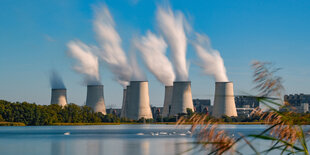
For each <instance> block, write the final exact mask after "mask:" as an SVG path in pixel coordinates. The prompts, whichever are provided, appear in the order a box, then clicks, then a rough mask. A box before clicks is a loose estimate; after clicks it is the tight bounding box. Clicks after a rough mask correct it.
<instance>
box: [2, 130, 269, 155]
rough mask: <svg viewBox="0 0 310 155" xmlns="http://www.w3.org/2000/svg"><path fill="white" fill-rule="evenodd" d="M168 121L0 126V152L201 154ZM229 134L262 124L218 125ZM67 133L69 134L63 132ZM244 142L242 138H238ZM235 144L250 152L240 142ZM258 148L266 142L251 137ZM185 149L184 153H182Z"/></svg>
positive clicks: (31, 154) (30, 154)
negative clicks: (166, 123) (163, 122)
mask: <svg viewBox="0 0 310 155" xmlns="http://www.w3.org/2000/svg"><path fill="white" fill-rule="evenodd" d="M188 128H189V126H183V128H178V129H176V128H175V126H171V125H116V126H113V125H112V126H48V127H0V155H2V154H5V155H15V154H23V155H41V154H44V155H67V154H75V155H80V154H83V155H84V154H89V155H102V154H107V155H110V154H112V155H127V154H128V155H149V154H150V155H153V154H154V155H155V154H162V155H166V154H167V155H174V154H180V153H183V154H185V155H186V154H204V153H203V152H199V153H198V152H197V151H190V152H185V151H186V150H188V149H190V148H192V147H193V145H192V144H190V142H192V141H193V140H194V138H193V137H191V136H190V135H189V134H187V129H188ZM221 128H223V129H225V130H226V131H227V132H229V133H230V134H234V135H238V133H242V134H243V135H246V134H249V133H258V132H260V131H263V130H264V129H265V128H266V126H253V125H252V126H240V125H239V126H231V125H230V126H221ZM65 133H70V134H67V135H66V134H65ZM242 143H244V142H242ZM242 143H241V144H239V145H238V146H236V147H235V149H237V150H238V151H240V152H243V153H246V154H247V153H253V151H252V150H251V149H250V148H249V147H242V145H243V144H242ZM253 144H254V145H255V146H256V147H257V148H258V149H259V150H262V149H264V148H267V147H268V145H270V143H269V142H268V143H266V142H263V141H255V142H254V143H253ZM184 152H185V153H184Z"/></svg>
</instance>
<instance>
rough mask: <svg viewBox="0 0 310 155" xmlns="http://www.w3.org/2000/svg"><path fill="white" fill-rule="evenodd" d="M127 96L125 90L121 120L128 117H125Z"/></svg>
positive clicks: (125, 90)
mask: <svg viewBox="0 0 310 155" xmlns="http://www.w3.org/2000/svg"><path fill="white" fill-rule="evenodd" d="M126 94H127V89H124V90H123V103H122V111H121V118H124V117H126V116H125V106H126V96H127V95H126Z"/></svg>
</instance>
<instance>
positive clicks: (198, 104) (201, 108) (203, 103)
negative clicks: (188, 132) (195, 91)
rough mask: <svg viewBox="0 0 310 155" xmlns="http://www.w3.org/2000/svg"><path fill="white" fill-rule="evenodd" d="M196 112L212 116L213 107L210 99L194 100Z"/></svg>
mask: <svg viewBox="0 0 310 155" xmlns="http://www.w3.org/2000/svg"><path fill="white" fill-rule="evenodd" d="M193 104H194V107H195V112H197V113H203V114H211V113H212V106H211V100H210V99H193Z"/></svg>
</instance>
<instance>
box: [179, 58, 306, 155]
mask: <svg viewBox="0 0 310 155" xmlns="http://www.w3.org/2000/svg"><path fill="white" fill-rule="evenodd" d="M252 67H253V68H254V83H255V84H256V86H255V89H256V90H257V91H258V92H259V94H258V95H257V96H255V97H256V98H257V100H259V101H260V103H262V104H264V105H265V106H267V107H268V108H269V111H267V112H266V111H262V110H261V109H256V110H254V111H253V112H252V113H251V116H252V117H253V116H254V117H258V118H259V121H260V122H264V123H265V124H269V126H268V127H267V129H265V130H264V131H262V132H261V133H255V134H249V135H242V134H240V133H239V134H238V135H236V136H233V135H231V134H229V133H226V132H225V131H224V130H221V129H219V128H218V120H216V119H213V118H208V115H204V114H194V115H193V116H192V117H190V118H186V117H183V118H181V119H179V121H178V122H177V124H184V123H188V122H190V123H192V127H191V129H190V130H191V132H192V133H193V134H194V135H195V137H196V141H195V142H193V143H194V144H195V145H194V148H192V149H196V148H198V149H199V150H200V151H204V152H205V153H206V154H224V153H225V154H242V153H241V152H239V151H240V149H241V148H243V147H244V146H246V145H247V146H248V147H249V148H250V149H252V151H253V152H252V153H250V152H247V154H258V155H259V154H305V155H309V149H308V147H309V146H308V141H309V131H307V130H308V129H307V130H306V129H305V128H303V125H304V124H309V118H310V117H309V116H310V115H309V114H304V115H301V114H297V113H295V112H293V111H292V110H291V109H289V108H288V109H286V107H288V106H289V105H287V103H284V102H283V101H282V100H281V98H282V91H283V90H284V88H283V85H282V79H281V78H280V77H278V76H274V73H275V72H276V71H278V69H272V66H270V64H269V63H263V62H254V63H253V66H252ZM278 109H281V110H278ZM256 140H260V141H264V143H266V144H267V145H265V146H264V147H263V148H262V147H260V146H257V145H254V143H255V141H256ZM242 142H243V143H242ZM268 142H269V143H268ZM268 144H270V145H269V146H268ZM192 149H189V150H188V151H190V150H192ZM259 149H263V150H259Z"/></svg>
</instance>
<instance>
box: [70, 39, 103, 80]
mask: <svg viewBox="0 0 310 155" xmlns="http://www.w3.org/2000/svg"><path fill="white" fill-rule="evenodd" d="M68 48H69V55H70V56H71V57H73V58H75V59H76V60H77V61H78V63H76V65H75V66H74V70H75V71H77V72H78V73H81V74H84V76H85V77H84V81H85V83H86V84H87V85H97V84H100V83H101V82H100V78H99V63H98V57H97V56H95V55H94V54H93V53H92V50H94V48H93V47H90V46H88V45H86V44H84V43H82V42H81V41H70V42H69V43H68Z"/></svg>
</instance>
